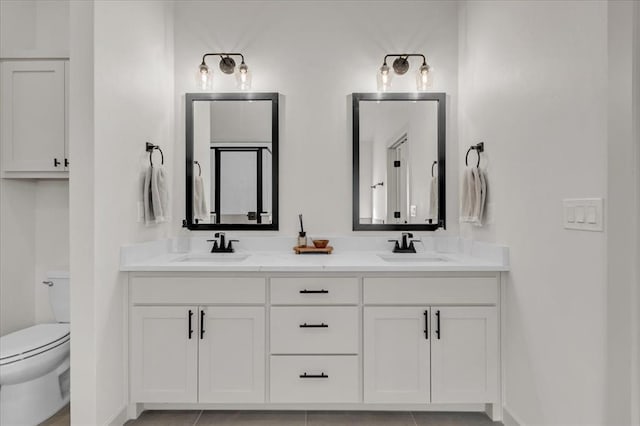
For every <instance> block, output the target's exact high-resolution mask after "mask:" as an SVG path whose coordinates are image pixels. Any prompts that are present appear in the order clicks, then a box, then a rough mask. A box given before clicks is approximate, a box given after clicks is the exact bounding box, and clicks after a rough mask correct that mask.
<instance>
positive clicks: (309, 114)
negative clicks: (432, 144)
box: [174, 1, 458, 236]
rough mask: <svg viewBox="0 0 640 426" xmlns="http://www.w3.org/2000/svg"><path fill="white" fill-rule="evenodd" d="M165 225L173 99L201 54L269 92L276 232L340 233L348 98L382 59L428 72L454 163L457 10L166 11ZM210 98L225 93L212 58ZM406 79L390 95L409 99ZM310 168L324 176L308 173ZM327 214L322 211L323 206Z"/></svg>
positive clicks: (292, 6)
mask: <svg viewBox="0 0 640 426" xmlns="http://www.w3.org/2000/svg"><path fill="white" fill-rule="evenodd" d="M175 7H176V19H175V84H176V86H175V89H176V105H177V108H176V118H175V120H176V136H177V137H176V144H175V161H177V164H176V170H175V172H176V174H175V180H174V182H175V183H174V193H175V194H176V196H175V197H174V212H175V218H174V222H175V226H174V229H178V228H177V227H178V226H179V223H180V221H181V220H182V219H183V216H184V177H183V176H184V170H183V169H184V164H183V163H184V162H183V161H182V160H180V158H182V156H183V155H184V117H185V116H184V93H187V92H195V91H196V88H195V73H196V71H197V67H198V65H199V64H200V61H201V58H202V55H203V54H204V53H205V52H218V51H234V52H241V53H243V54H244V56H245V59H246V63H247V65H248V66H249V69H250V70H252V72H253V87H252V89H251V90H252V91H274V92H280V93H282V94H283V95H284V97H285V102H283V104H282V105H281V109H280V114H281V115H282V118H283V121H282V124H281V127H280V187H279V190H280V233H281V234H284V235H291V236H294V235H296V232H297V228H298V223H297V214H298V213H303V214H304V218H305V225H306V226H307V228H308V230H309V232H310V233H312V234H316V233H317V234H321V233H326V234H344V233H350V232H351V227H352V225H351V202H352V198H351V129H350V122H349V121H348V116H349V115H350V108H351V104H350V103H347V95H349V94H350V93H352V92H375V91H376V90H377V88H376V72H377V70H378V69H379V68H380V66H381V65H382V59H383V57H384V55H385V54H387V53H399V52H401V51H402V52H404V51H411V52H421V53H424V54H425V55H426V56H427V60H428V61H429V63H430V64H431V65H433V67H434V69H435V73H436V74H435V76H436V77H435V82H434V86H433V87H432V88H431V91H434V92H447V94H449V95H450V96H449V97H448V99H447V101H448V105H447V112H448V116H447V143H448V153H447V154H448V158H452V159H454V158H457V124H456V120H457V114H456V112H455V111H456V103H457V84H458V51H457V49H458V43H457V37H458V33H457V2H439V1H433V2H409V1H380V2H371V3H368V4H366V6H365V5H364V4H363V3H362V2H360V1H339V2H338V1H311V2H290V1H262V2H246V1H233V2H231V1H219V2H195V1H180V2H177V3H176V6H175ZM208 60H209V61H210V62H209V65H210V66H211V67H212V68H213V69H214V72H215V73H216V74H215V77H214V82H213V91H214V92H227V91H236V90H237V89H236V86H235V78H234V77H233V76H226V75H224V76H221V72H219V70H218V68H217V67H218V64H217V62H218V61H216V59H215V58H210V59H208ZM418 65H419V64H418V63H417V62H411V67H412V69H411V70H410V71H409V74H410V75H406V76H404V77H396V78H394V81H393V87H392V90H393V91H401V92H406V91H415V77H414V72H415V71H417V68H416V67H417V66H418ZM318 169H321V170H324V171H325V172H322V173H318V172H316V170H318ZM447 179H448V180H447V184H448V187H449V188H450V190H449V191H447V192H448V196H447V206H448V211H449V215H448V219H449V221H448V225H449V226H448V229H449V230H450V231H453V232H455V231H456V230H457V223H456V216H457V213H456V212H457V195H456V194H457V171H456V164H455V162H454V163H453V164H451V166H450V167H447ZM329 206H330V207H329Z"/></svg>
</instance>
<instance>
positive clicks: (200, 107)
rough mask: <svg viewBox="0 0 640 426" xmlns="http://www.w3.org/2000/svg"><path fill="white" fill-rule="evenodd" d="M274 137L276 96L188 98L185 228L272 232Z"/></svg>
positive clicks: (274, 213)
mask: <svg viewBox="0 0 640 426" xmlns="http://www.w3.org/2000/svg"><path fill="white" fill-rule="evenodd" d="M189 111H190V112H191V114H189ZM189 121H191V127H189V125H190V124H189ZM274 126H275V128H274ZM189 128H191V129H192V134H191V137H189V131H188V129H189ZM277 133H278V131H277V94H268V93H237V94H187V200H188V201H187V206H186V211H187V226H188V227H189V229H277V223H278V222H277V138H278V134H277ZM189 148H191V150H190V149H189ZM189 165H191V166H189ZM189 169H191V170H189ZM189 172H191V173H189ZM189 174H191V176H189ZM189 183H191V188H189ZM189 219H190V220H189Z"/></svg>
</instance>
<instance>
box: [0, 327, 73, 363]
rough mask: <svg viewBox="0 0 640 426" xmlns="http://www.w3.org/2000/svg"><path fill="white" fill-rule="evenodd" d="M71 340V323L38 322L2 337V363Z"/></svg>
mask: <svg viewBox="0 0 640 426" xmlns="http://www.w3.org/2000/svg"><path fill="white" fill-rule="evenodd" d="M68 340H69V324H65V323H59V324H38V325H34V326H33V327H29V328H25V329H22V330H18V331H15V332H13V333H10V334H7V335H6V336H2V337H0V363H4V362H5V361H8V360H9V358H13V357H15V356H17V355H24V356H30V355H32V354H34V353H38V352H42V351H43V350H48V349H51V348H53V347H56V346H58V345H59V344H62V343H64V342H66V341H68Z"/></svg>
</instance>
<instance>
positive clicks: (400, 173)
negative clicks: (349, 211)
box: [353, 93, 445, 230]
mask: <svg viewBox="0 0 640 426" xmlns="http://www.w3.org/2000/svg"><path fill="white" fill-rule="evenodd" d="M444 100H445V97H444V94H441V93H382V94H376V93H372V94H367V93H355V94H354V95H353V114H354V116H353V122H354V141H353V144H354V218H353V220H354V223H353V229H354V230H408V229H415V230H419V229H423V230H434V229H436V228H438V227H439V226H444V197H443V196H442V197H441V196H440V193H442V194H443V195H444ZM356 171H357V173H356ZM356 194H357V197H356Z"/></svg>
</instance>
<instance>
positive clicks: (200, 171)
mask: <svg viewBox="0 0 640 426" xmlns="http://www.w3.org/2000/svg"><path fill="white" fill-rule="evenodd" d="M193 164H196V165H197V166H198V176H202V168H201V167H200V163H198V162H197V161H194V162H193Z"/></svg>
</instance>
